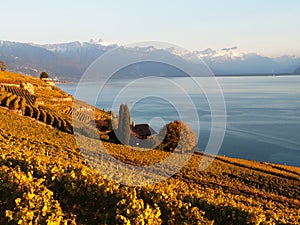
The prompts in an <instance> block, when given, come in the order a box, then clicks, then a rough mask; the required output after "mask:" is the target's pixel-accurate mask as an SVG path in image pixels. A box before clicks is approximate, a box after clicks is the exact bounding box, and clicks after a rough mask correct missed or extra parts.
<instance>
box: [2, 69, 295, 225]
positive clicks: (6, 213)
mask: <svg viewBox="0 0 300 225" xmlns="http://www.w3.org/2000/svg"><path fill="white" fill-rule="evenodd" d="M1 79H2V80H1ZM21 82H23V83H28V82H29V83H31V84H32V85H33V86H34V93H32V92H31V93H30V92H29V91H28V90H26V89H24V86H22V85H20V83H21ZM0 83H1V86H0V102H1V108H0V113H1V117H0V120H1V122H0V167H1V169H0V224H91V225H94V224H220V225H223V224H225V225H226V224H299V223H300V201H299V198H300V169H299V168H294V167H289V166H283V165H274V164H269V163H260V162H252V161H247V160H241V159H231V158H226V157H221V156H217V157H216V158H215V159H214V161H213V162H212V164H211V166H210V167H209V168H207V169H206V170H204V171H199V164H200V162H201V160H203V159H206V158H209V157H210V156H207V155H203V154H201V153H195V154H194V155H193V156H192V157H191V159H190V160H189V162H188V163H187V165H186V166H185V167H184V168H182V169H181V170H180V171H179V172H178V173H176V174H175V175H174V176H172V177H170V178H169V179H167V180H165V181H162V182H159V183H157V184H149V185H146V186H137V187H128V186H125V185H120V184H118V183H115V182H112V181H111V177H104V176H101V175H100V174H99V173H98V172H97V171H99V170H97V168H95V167H94V166H93V167H92V165H91V164H90V163H88V162H94V163H95V165H97V166H99V168H100V167H101V166H103V168H110V169H111V171H106V172H107V174H112V176H113V174H116V173H115V172H116V171H115V170H116V169H113V168H111V167H105V166H106V165H105V163H106V164H109V163H110V162H108V161H105V160H103V159H101V162H102V164H100V161H99V160H100V159H99V157H98V156H97V154H94V155H89V156H88V157H89V158H86V157H84V152H82V151H81V152H80V151H78V146H77V144H76V141H75V138H74V136H73V135H72V132H73V130H72V129H73V128H72V124H71V121H72V116H74V117H75V118H78V121H77V122H78V123H83V122H87V121H88V120H90V119H91V118H93V117H91V115H92V114H91V113H94V112H96V117H97V118H95V119H97V120H103V121H105V120H109V119H110V115H109V114H108V113H106V112H104V111H101V110H99V109H94V108H93V107H91V106H89V105H88V104H86V103H83V102H80V101H77V100H74V99H73V98H72V97H71V96H68V95H67V94H66V93H64V92H62V91H61V90H59V89H58V88H56V87H54V86H50V85H49V84H46V83H45V82H44V81H41V80H40V79H37V78H31V77H26V76H23V75H18V74H13V73H8V72H1V73H0ZM9 85H13V86H9ZM95 110H96V111H95ZM80 140H82V141H83V142H85V143H86V144H87V145H88V144H89V143H91V142H97V141H100V140H97V139H93V138H90V137H88V135H87V136H82V137H81V139H80ZM102 144H103V145H104V147H105V148H106V149H107V150H108V152H109V153H110V154H111V155H113V156H114V157H115V158H117V159H120V160H121V161H123V162H126V163H128V164H132V165H152V164H155V163H157V162H160V161H161V160H163V159H165V158H166V157H168V155H169V154H170V152H165V151H160V150H150V151H138V150H137V148H133V147H130V146H125V145H120V144H115V143H110V142H102ZM174 154H177V153H174ZM178 154H180V153H178ZM103 161H104V162H103ZM174 166H176V162H174ZM118 176H120V177H122V179H137V178H135V177H131V176H127V174H126V170H125V169H124V170H123V169H122V167H119V168H118ZM157 176H159V174H157Z"/></svg>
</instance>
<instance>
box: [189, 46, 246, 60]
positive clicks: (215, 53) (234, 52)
mask: <svg viewBox="0 0 300 225" xmlns="http://www.w3.org/2000/svg"><path fill="white" fill-rule="evenodd" d="M194 53H195V54H196V55H197V56H198V57H200V58H204V59H207V58H210V59H211V60H236V59H240V60H243V59H244V57H245V55H246V54H245V53H243V52H241V51H240V50H239V48H238V47H236V46H234V47H231V48H222V49H220V50H213V49H211V48H208V49H205V50H203V51H195V52H194Z"/></svg>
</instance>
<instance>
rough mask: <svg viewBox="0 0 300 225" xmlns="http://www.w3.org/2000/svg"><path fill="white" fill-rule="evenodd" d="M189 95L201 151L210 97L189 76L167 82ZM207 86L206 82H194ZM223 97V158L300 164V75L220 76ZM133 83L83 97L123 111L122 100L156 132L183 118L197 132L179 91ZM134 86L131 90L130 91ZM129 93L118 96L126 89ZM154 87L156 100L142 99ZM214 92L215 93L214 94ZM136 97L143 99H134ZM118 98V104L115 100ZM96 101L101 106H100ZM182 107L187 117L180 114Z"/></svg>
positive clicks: (71, 88) (114, 83)
mask: <svg viewBox="0 0 300 225" xmlns="http://www.w3.org/2000/svg"><path fill="white" fill-rule="evenodd" d="M168 79H171V80H172V81H174V82H175V83H177V84H180V86H181V87H183V88H184V90H185V91H186V92H187V95H188V96H189V97H190V98H191V99H192V101H193V103H194V104H195V107H196V110H197V112H198V115H199V123H200V136H199V139H198V149H199V150H200V151H203V150H204V149H205V147H206V145H207V142H208V137H209V134H210V128H211V112H210V103H208V101H207V99H206V97H205V93H204V92H203V91H201V89H200V88H199V87H197V86H195V85H194V84H193V82H192V81H191V79H190V78H187V77H182V78H168ZM195 79H196V80H197V82H198V83H203V84H204V83H205V82H206V79H207V78H195ZM216 79H217V81H218V83H219V84H220V88H221V90H222V92H223V94H224V99H225V104H226V110H227V128H226V133H225V138H224V141H223V144H222V147H221V149H220V151H219V155H226V156H229V157H238V158H244V159H250V160H256V161H267V162H272V163H281V164H288V165H296V166H300V89H299V84H300V76H251V77H250V76H247V77H217V78H216ZM132 81H133V80H130V79H115V80H114V79H112V80H110V81H109V82H108V83H107V84H106V85H105V87H104V88H103V89H102V90H101V93H100V94H99V98H98V99H96V101H95V96H98V92H99V91H100V90H99V84H95V83H94V82H86V83H84V85H87V86H88V87H89V90H90V95H89V94H88V95H87V96H90V97H88V98H87V99H83V100H85V101H87V102H89V103H91V104H94V105H96V106H97V107H98V108H101V109H105V110H111V109H112V107H113V110H115V111H116V112H118V107H119V101H120V102H121V103H127V104H129V105H132V108H131V119H132V120H134V121H136V123H149V124H150V125H151V126H152V127H153V128H154V129H155V130H156V131H157V132H158V131H159V129H160V128H161V127H162V126H163V125H164V123H168V122H170V121H173V120H175V119H179V116H181V119H182V120H184V121H185V122H186V123H188V124H189V125H190V127H191V128H192V129H196V128H197V127H195V126H198V125H197V123H196V121H193V119H192V118H191V117H190V110H189V107H188V105H187V104H188V103H187V102H186V99H185V98H183V96H182V93H180V92H179V91H178V89H174V88H173V87H171V86H168V85H164V84H162V83H161V82H157V81H156V80H155V79H152V80H149V82H147V83H144V85H141V83H138V84H135V83H134V82H133V83H132ZM58 86H59V87H60V88H62V89H63V90H65V91H66V92H68V93H70V94H72V95H74V93H75V90H76V86H77V85H76V84H74V83H69V84H60V85H58ZM129 86H130V88H129ZM126 88H127V89H128V91H127V94H125V95H123V96H119V94H120V92H121V91H122V90H126ZM149 88H150V89H151V92H153V95H152V96H146V97H145V96H143V93H145V90H147V89H149ZM211 91H212V93H213V92H214V90H211ZM132 96H140V97H141V99H140V100H139V101H133V100H132V98H131V97H132ZM160 96H170V97H172V99H176V100H175V102H168V101H167V99H163V98H160ZM116 99H117V100H116ZM95 102H96V103H95ZM175 107H177V108H181V111H183V112H184V115H178V110H176V109H175Z"/></svg>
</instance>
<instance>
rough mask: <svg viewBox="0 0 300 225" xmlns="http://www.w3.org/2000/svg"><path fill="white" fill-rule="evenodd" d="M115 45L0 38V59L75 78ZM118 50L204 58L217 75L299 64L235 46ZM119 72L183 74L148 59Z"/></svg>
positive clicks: (193, 63)
mask: <svg viewBox="0 0 300 225" xmlns="http://www.w3.org/2000/svg"><path fill="white" fill-rule="evenodd" d="M118 46H119V45H118V44H114V43H110V42H107V41H103V40H101V39H100V40H99V41H90V42H78V41H76V42H70V43H59V44H46V45H38V44H34V43H18V42H10V41H0V60H3V61H4V62H5V63H6V65H7V69H8V70H11V71H15V72H22V73H27V74H31V75H37V76H38V75H39V74H40V73H41V72H42V71H47V72H48V73H49V74H50V76H57V77H59V78H63V79H68V80H77V79H79V78H80V77H81V75H82V74H83V73H84V71H85V70H86V68H87V67H88V66H89V65H90V64H91V63H92V62H93V61H94V60H95V59H97V58H98V57H99V56H101V55H102V54H104V53H105V52H107V51H109V50H111V49H113V48H116V47H118ZM120 49H121V52H122V51H123V53H124V54H123V55H124V56H122V57H127V56H128V54H130V55H132V56H133V55H139V57H141V56H143V55H149V54H150V55H151V56H152V58H154V59H157V61H159V60H162V59H164V60H165V59H168V61H170V62H174V65H176V64H177V65H185V66H188V67H189V68H194V69H197V63H198V62H199V60H203V61H204V62H205V63H206V64H207V65H208V66H209V68H210V69H211V70H212V71H213V72H214V73H215V74H217V75H235V74H273V73H293V72H294V71H295V70H296V69H297V68H298V67H299V65H300V58H297V57H293V56H282V57H277V58H269V57H265V56H260V55H258V54H255V53H245V52H242V51H241V50H239V48H238V47H231V48H223V49H220V50H214V49H210V48H208V49H205V50H202V51H194V52H188V51H185V50H178V49H175V48H167V49H156V48H154V47H153V46H148V47H136V48H129V49H128V48H123V47H122V48H120ZM120 57H121V56H120ZM122 73H123V74H127V76H144V75H158V74H162V75H163V76H181V75H182V72H179V70H176V69H174V68H172V69H171V68H170V66H169V67H168V66H166V65H162V64H155V63H149V62H148V63H141V64H140V65H134V66H133V67H131V68H125V69H124V70H123V71H122Z"/></svg>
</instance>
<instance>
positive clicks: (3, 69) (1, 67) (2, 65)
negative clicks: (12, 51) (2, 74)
mask: <svg viewBox="0 0 300 225" xmlns="http://www.w3.org/2000/svg"><path fill="white" fill-rule="evenodd" d="M0 70H1V71H6V65H5V63H4V62H3V61H0Z"/></svg>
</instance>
